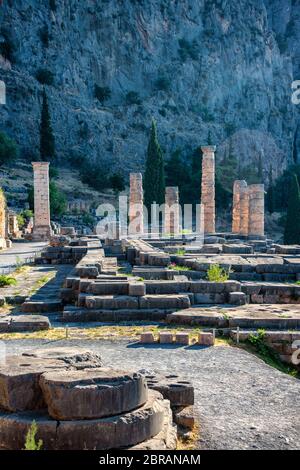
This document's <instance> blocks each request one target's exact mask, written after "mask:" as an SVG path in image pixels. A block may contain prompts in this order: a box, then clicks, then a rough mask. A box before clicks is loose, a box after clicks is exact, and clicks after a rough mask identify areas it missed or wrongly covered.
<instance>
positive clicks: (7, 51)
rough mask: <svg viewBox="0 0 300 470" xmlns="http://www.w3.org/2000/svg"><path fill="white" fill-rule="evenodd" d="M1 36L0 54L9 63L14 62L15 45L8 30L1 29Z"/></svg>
mask: <svg viewBox="0 0 300 470" xmlns="http://www.w3.org/2000/svg"><path fill="white" fill-rule="evenodd" d="M1 35H2V37H3V40H2V41H1V42H0V54H1V55H2V56H3V57H4V58H5V59H6V60H9V61H10V62H13V60H14V52H15V49H16V47H15V44H14V42H13V40H12V37H11V33H10V31H9V30H8V29H6V28H2V29H1Z"/></svg>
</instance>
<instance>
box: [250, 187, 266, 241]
mask: <svg viewBox="0 0 300 470" xmlns="http://www.w3.org/2000/svg"><path fill="white" fill-rule="evenodd" d="M264 218H265V187H264V185H263V184H251V185H250V186H249V236H252V237H253V236H256V237H264V235H265V224H264Z"/></svg>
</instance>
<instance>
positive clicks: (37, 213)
mask: <svg viewBox="0 0 300 470" xmlns="http://www.w3.org/2000/svg"><path fill="white" fill-rule="evenodd" d="M32 166H33V185H34V227H33V232H32V233H33V239H34V240H41V241H43V240H48V239H49V238H50V236H51V235H52V230H51V225H50V199H49V163H48V162H33V163H32Z"/></svg>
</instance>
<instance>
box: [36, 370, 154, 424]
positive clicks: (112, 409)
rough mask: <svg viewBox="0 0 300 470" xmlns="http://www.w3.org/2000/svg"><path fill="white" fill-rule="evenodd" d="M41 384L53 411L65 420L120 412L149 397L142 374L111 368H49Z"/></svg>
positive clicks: (58, 418)
mask: <svg viewBox="0 0 300 470" xmlns="http://www.w3.org/2000/svg"><path fill="white" fill-rule="evenodd" d="M40 387H41V389H42V392H43V396H44V400H45V402H46V404H47V407H48V412H49V415H50V416H51V417H52V418H54V419H57V420H63V421H68V420H78V419H96V418H104V417H108V416H114V415H119V414H121V413H126V412H128V411H131V410H133V409H135V408H138V407H140V406H142V405H144V404H145V403H146V401H147V399H148V390H147V384H146V380H145V378H144V377H143V376H142V375H140V374H137V373H128V372H123V371H119V370H112V369H108V368H101V369H92V370H91V369H90V370H68V371H66V370H64V371H60V370H56V371H51V372H46V373H44V374H42V375H41V377H40Z"/></svg>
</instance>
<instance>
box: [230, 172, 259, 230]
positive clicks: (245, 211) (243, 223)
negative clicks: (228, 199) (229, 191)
mask: <svg viewBox="0 0 300 470" xmlns="http://www.w3.org/2000/svg"><path fill="white" fill-rule="evenodd" d="M264 192H265V190H264V185H263V184H251V185H249V186H248V185H247V183H246V181H244V180H243V181H240V180H237V181H235V182H234V186H233V205H232V232H233V233H236V234H238V235H242V236H249V237H252V238H253V237H254V238H256V239H259V238H263V237H264V235H265V231H264V215H265V214H264Z"/></svg>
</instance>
